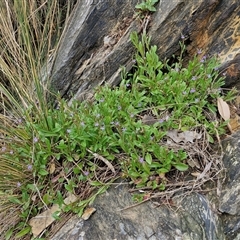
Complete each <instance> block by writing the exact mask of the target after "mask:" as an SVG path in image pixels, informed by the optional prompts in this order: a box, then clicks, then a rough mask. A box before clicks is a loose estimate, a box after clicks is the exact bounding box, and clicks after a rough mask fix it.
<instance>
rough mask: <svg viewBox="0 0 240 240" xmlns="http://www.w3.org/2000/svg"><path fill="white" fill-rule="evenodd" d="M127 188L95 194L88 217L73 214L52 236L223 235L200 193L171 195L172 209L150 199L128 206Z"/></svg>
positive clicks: (198, 239) (210, 239) (57, 239)
mask: <svg viewBox="0 0 240 240" xmlns="http://www.w3.org/2000/svg"><path fill="white" fill-rule="evenodd" d="M128 190H129V186H128V185H126V184H121V183H119V185H118V187H111V188H110V189H109V190H108V191H107V192H106V193H105V194H102V195H101V196H98V198H97V199H96V201H95V202H94V204H93V206H94V208H96V209H97V211H96V213H95V214H94V215H93V216H92V217H91V218H90V219H89V220H87V221H84V220H82V219H81V218H79V217H77V216H75V217H73V218H71V219H70V221H69V222H68V223H67V224H66V225H65V226H64V227H63V228H62V229H61V231H59V232H58V233H57V234H56V235H55V236H54V237H53V238H52V240H65V239H72V240H75V239H84V240H88V239H89V240H90V239H91V240H94V239H105V240H112V239H121V240H125V239H126V240H127V239H138V240H145V239H151V240H154V239H156V240H172V239H174V240H187V239H189V240H190V239H192V240H204V239H206V240H217V239H219V240H223V239H224V234H223V230H222V228H221V225H220V224H219V220H218V216H217V215H216V214H215V213H214V212H213V211H212V210H211V205H210V203H209V202H208V200H207V199H206V198H205V197H204V196H202V195H200V194H196V193H192V194H191V195H189V196H186V197H185V198H184V200H183V201H181V200H182V198H181V197H175V198H174V200H173V202H174V204H175V205H176V206H178V210H176V209H177V208H176V207H173V208H172V209H170V208H169V207H168V206H157V205H156V204H154V202H146V203H143V204H139V205H138V206H132V205H133V204H134V203H133V201H132V196H131V194H130V193H129V192H128ZM131 206H132V207H131ZM128 207H129V208H128ZM125 208H126V209H125Z"/></svg>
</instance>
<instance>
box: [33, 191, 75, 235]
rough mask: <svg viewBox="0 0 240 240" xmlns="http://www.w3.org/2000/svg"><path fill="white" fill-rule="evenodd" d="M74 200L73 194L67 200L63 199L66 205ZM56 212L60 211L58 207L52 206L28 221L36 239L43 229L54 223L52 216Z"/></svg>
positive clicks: (56, 205)
mask: <svg viewBox="0 0 240 240" xmlns="http://www.w3.org/2000/svg"><path fill="white" fill-rule="evenodd" d="M76 200H77V197H76V196H75V195H74V194H70V195H69V196H68V197H67V198H65V199H64V203H65V204H66V205H69V204H71V203H73V202H75V201H76ZM58 211H59V212H60V211H61V209H60V207H59V205H58V204H54V205H53V206H52V207H51V208H49V209H48V210H46V211H44V212H42V213H40V214H38V215H37V216H35V217H33V218H31V219H30V220H29V225H30V226H31V227H32V234H33V236H34V237H37V236H38V235H39V234H40V233H41V232H42V231H43V230H44V229H45V228H47V227H48V226H49V225H51V224H52V223H53V222H54V221H55V218H54V217H53V214H54V213H55V212H58Z"/></svg>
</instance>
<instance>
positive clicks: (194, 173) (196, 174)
mask: <svg viewBox="0 0 240 240" xmlns="http://www.w3.org/2000/svg"><path fill="white" fill-rule="evenodd" d="M200 174H201V173H200V172H192V173H191V175H192V176H194V177H199V175H200Z"/></svg>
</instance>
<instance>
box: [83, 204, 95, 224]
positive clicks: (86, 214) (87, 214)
mask: <svg viewBox="0 0 240 240" xmlns="http://www.w3.org/2000/svg"><path fill="white" fill-rule="evenodd" d="M95 212H96V208H92V207H90V208H86V209H85V211H84V213H83V215H82V219H83V220H85V221H86V220H88V219H89V218H90V217H91V216H92V214H93V213H95Z"/></svg>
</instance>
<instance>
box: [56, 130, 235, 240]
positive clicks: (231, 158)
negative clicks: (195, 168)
mask: <svg viewBox="0 0 240 240" xmlns="http://www.w3.org/2000/svg"><path fill="white" fill-rule="evenodd" d="M239 143H240V132H238V133H236V134H234V135H232V136H231V137H230V138H228V139H226V140H225V141H224V143H223V145H224V148H225V150H226V154H225V156H224V164H225V167H226V170H227V172H226V181H225V182H224V183H223V185H222V191H221V193H220V196H219V197H218V198H217V201H212V200H208V197H207V196H205V195H202V194H199V193H191V194H189V195H187V196H185V197H184V198H182V197H181V196H175V197H173V198H172V204H171V207H170V206H165V205H159V204H158V203H157V202H154V201H151V202H150V201H149V202H145V203H142V204H139V205H137V206H134V202H133V200H132V195H131V194H130V193H129V192H128V190H129V186H128V185H127V184H126V183H119V185H117V187H116V186H113V187H111V188H110V189H109V190H108V191H107V192H106V193H104V194H102V195H100V196H98V198H97V199H96V201H95V202H94V204H93V207H94V208H96V210H97V211H96V212H95V213H94V214H93V215H92V216H91V217H90V219H88V220H86V221H84V220H83V219H82V218H79V217H77V216H74V217H73V218H71V219H70V220H69V221H68V222H67V224H66V225H65V226H64V227H63V228H62V229H61V230H60V231H59V232H58V233H57V234H56V235H55V236H54V237H53V238H52V240H65V239H72V240H75V239H76V240H77V239H84V240H88V239H89V240H90V239H91V240H95V239H96V240H97V239H104V240H113V239H121V240H125V239H126V240H130V239H132V240H135V239H138V240H145V239H151V240H154V239H155V240H224V239H226V240H233V239H235V240H237V239H240V238H239V237H240V224H239V223H240V208H239V207H238V206H239V204H240V201H239V197H238V195H239V190H238V189H239V187H236V186H239V185H240V178H239V171H238V170H236V169H238V168H237V167H236V166H239V164H240V152H239ZM212 194H213V195H215V197H216V193H215V190H212ZM218 202H219V203H218ZM219 211H220V212H222V214H221V213H220V212H219Z"/></svg>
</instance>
